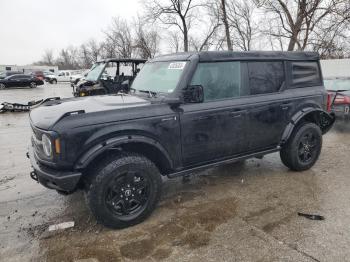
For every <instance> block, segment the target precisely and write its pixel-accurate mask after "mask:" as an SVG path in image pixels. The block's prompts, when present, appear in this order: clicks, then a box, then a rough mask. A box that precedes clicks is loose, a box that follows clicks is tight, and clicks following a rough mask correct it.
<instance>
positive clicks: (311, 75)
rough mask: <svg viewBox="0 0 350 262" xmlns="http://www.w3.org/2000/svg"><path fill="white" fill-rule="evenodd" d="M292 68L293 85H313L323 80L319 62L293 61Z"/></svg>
mask: <svg viewBox="0 0 350 262" xmlns="http://www.w3.org/2000/svg"><path fill="white" fill-rule="evenodd" d="M291 68H292V70H291V71H292V77H291V78H292V85H293V86H296V87H304V86H312V85H319V84H321V82H322V81H321V74H320V68H319V66H318V63H317V62H291Z"/></svg>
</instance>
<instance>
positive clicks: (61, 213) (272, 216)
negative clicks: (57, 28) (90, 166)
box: [0, 84, 350, 261]
mask: <svg viewBox="0 0 350 262" xmlns="http://www.w3.org/2000/svg"><path fill="white" fill-rule="evenodd" d="M52 96H61V97H62V96H63V97H68V96H71V88H70V87H69V85H68V84H58V85H44V86H41V87H38V88H37V89H11V90H0V103H1V102H3V101H7V102H27V101H29V100H35V99H41V98H43V97H52ZM337 127H338V126H337ZM347 130H348V129H347V126H341V127H339V128H336V129H333V130H332V131H331V132H329V133H328V134H326V135H325V136H324V144H323V150H322V154H321V156H320V159H319V161H318V162H317V164H316V165H315V166H314V167H313V168H312V169H311V170H308V171H305V172H299V173H296V172H292V171H289V170H288V169H287V168H286V167H284V166H283V165H282V163H281V161H280V159H279V155H278V154H272V155H269V156H266V157H265V158H263V159H261V160H260V159H251V160H247V161H246V162H245V163H238V164H232V165H227V166H223V167H220V168H215V169H210V170H206V171H204V172H201V173H196V174H193V175H192V177H191V180H190V182H188V183H185V184H183V183H182V180H181V179H174V180H166V181H164V187H163V196H162V200H161V202H160V203H159V205H158V207H157V209H156V210H155V212H154V213H153V215H152V216H151V217H150V218H149V219H147V221H145V222H144V223H142V224H139V225H137V226H134V227H132V228H128V229H123V230H110V229H107V228H104V227H102V226H101V225H97V224H96V222H95V220H94V218H93V217H92V216H91V214H90V212H89V211H88V210H87V208H86V206H85V202H84V198H83V195H82V193H81V192H78V193H76V194H73V195H70V196H61V195H58V194H57V193H56V192H55V191H52V190H48V189H45V188H43V187H42V186H40V185H38V184H37V183H36V182H35V181H33V180H31V179H30V177H29V172H30V170H31V168H30V164H29V160H28V159H27V158H26V157H25V153H26V147H27V145H28V143H29V137H30V127H29V123H28V114H27V113H6V114H1V115H0V155H1V160H0V261H132V260H144V261H158V260H165V261H349V257H350V249H349V248H348V247H349V246H350V230H349V224H350V205H349V199H350V190H349V188H350V176H349V170H350V162H349V153H350V147H349V146H350V132H347ZM298 212H305V213H312V214H320V215H323V216H324V217H325V220H324V221H314V220H308V219H306V218H304V217H300V216H298V215H297V213H298ZM66 221H74V222H75V227H73V228H70V229H66V230H62V231H55V232H48V227H49V225H52V224H57V223H61V222H66Z"/></svg>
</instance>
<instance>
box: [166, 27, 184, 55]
mask: <svg viewBox="0 0 350 262" xmlns="http://www.w3.org/2000/svg"><path fill="white" fill-rule="evenodd" d="M167 39H168V41H169V45H170V48H171V50H170V52H174V53H177V52H179V51H180V49H181V48H180V46H181V43H180V42H181V37H180V36H179V33H178V32H177V31H169V34H168V38H167Z"/></svg>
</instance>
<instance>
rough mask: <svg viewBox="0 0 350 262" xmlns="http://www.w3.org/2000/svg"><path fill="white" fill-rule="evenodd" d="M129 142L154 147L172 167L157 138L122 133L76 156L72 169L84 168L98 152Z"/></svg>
mask: <svg viewBox="0 0 350 262" xmlns="http://www.w3.org/2000/svg"><path fill="white" fill-rule="evenodd" d="M129 143H144V144H147V145H149V146H152V147H154V148H156V149H157V150H159V151H160V152H161V153H162V154H163V155H164V157H165V158H166V160H167V161H168V164H169V166H170V167H171V168H172V167H173V162H172V160H171V158H170V156H169V154H168V152H167V151H166V150H165V148H164V147H163V146H162V145H161V144H160V143H159V142H158V141H157V140H155V139H153V138H150V137H146V136H140V135H123V136H118V137H113V138H110V139H107V140H105V141H103V142H100V143H99V144H97V145H95V146H93V147H91V148H90V149H89V150H88V151H86V152H85V153H84V154H83V155H82V156H81V157H79V158H78V160H77V162H76V163H75V165H74V169H84V168H85V167H87V166H88V165H89V164H90V163H91V162H92V161H93V160H94V159H95V158H96V157H97V156H99V155H100V154H102V153H104V152H106V151H107V150H112V149H115V148H116V147H118V146H121V145H123V144H129Z"/></svg>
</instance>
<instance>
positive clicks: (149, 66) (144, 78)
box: [132, 61, 187, 93]
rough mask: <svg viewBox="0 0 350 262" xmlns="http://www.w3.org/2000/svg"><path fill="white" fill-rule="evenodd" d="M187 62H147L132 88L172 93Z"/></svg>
mask: <svg viewBox="0 0 350 262" xmlns="http://www.w3.org/2000/svg"><path fill="white" fill-rule="evenodd" d="M186 63H187V62H184V61H176V62H175V61H173V62H150V63H146V64H145V65H144V67H143V68H142V70H141V71H140V72H139V74H138V75H137V77H136V78H135V80H134V82H133V84H132V88H133V89H135V90H138V91H150V92H155V93H172V92H173V91H174V90H175V88H176V86H177V83H178V82H179V80H180V77H181V74H182V72H183V69H184V68H185V65H186Z"/></svg>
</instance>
